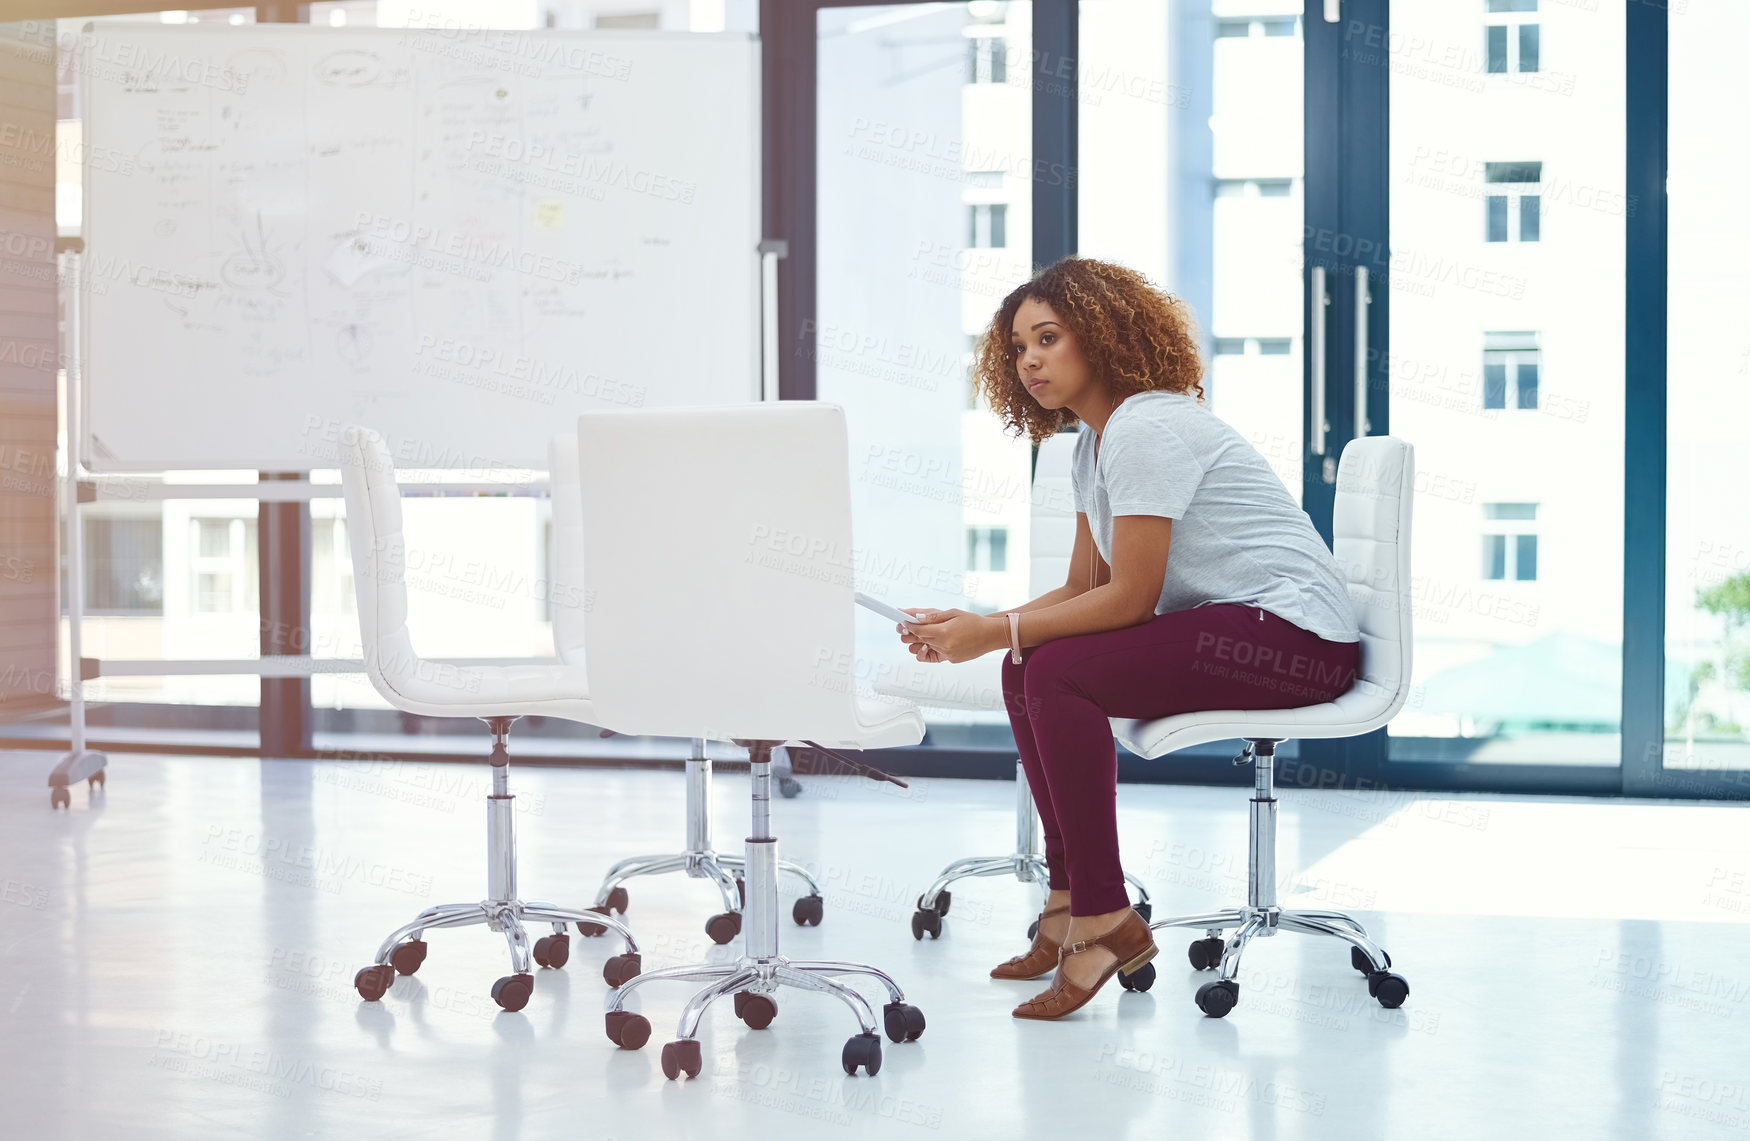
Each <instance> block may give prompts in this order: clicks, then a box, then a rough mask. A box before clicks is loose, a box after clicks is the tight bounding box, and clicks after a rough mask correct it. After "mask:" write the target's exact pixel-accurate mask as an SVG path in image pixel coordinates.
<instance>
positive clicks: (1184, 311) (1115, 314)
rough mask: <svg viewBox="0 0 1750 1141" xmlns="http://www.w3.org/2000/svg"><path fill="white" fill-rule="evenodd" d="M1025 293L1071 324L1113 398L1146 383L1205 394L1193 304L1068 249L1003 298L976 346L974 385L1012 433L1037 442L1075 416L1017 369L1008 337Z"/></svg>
mask: <svg viewBox="0 0 1750 1141" xmlns="http://www.w3.org/2000/svg"><path fill="white" fill-rule="evenodd" d="M1028 298H1033V299H1034V300H1036V301H1043V302H1044V303H1045V304H1047V305H1049V306H1051V308H1052V311H1053V312H1055V313H1056V314H1057V316H1058V318H1059V319H1060V320H1062V321H1063V323H1064V324H1065V325H1067V326H1069V328H1070V331H1071V332H1073V333H1074V334H1075V337H1076V344H1077V345H1078V346H1079V347H1080V349H1081V353H1082V356H1084V357H1086V358H1087V361H1088V365H1089V367H1090V368H1091V369H1092V370H1093V374H1094V375H1095V376H1097V377H1099V378H1100V380H1101V381H1103V382H1104V383H1105V384H1106V385H1107V387H1108V388H1109V389H1110V390H1111V393H1112V397H1113V400H1114V402H1116V401H1120V400H1123V399H1124V398H1125V397H1127V396H1131V395H1133V394H1135V393H1138V392H1147V391H1151V390H1154V391H1164V392H1188V393H1195V394H1196V396H1197V399H1198V400H1199V401H1202V399H1203V384H1202V379H1203V361H1202V358H1201V357H1200V356H1199V355H1198V352H1197V323H1196V320H1195V318H1193V317H1192V315H1191V310H1190V307H1189V306H1187V305H1186V304H1185V303H1184V302H1183V301H1181V300H1179V299H1178V298H1177V297H1174V296H1172V295H1171V294H1169V293H1167V292H1165V291H1164V290H1160V289H1157V288H1155V287H1154V286H1153V285H1151V284H1149V281H1148V278H1146V277H1144V276H1143V275H1142V274H1140V273H1138V272H1137V271H1135V270H1133V269H1128V268H1126V267H1124V266H1121V265H1116V264H1114V263H1112V262H1107V261H1096V260H1094V259H1093V258H1081V257H1068V258H1064V259H1063V260H1062V261H1059V262H1056V263H1054V264H1052V265H1049V266H1047V267H1045V268H1044V269H1042V270H1040V271H1039V272H1038V273H1036V274H1034V275H1033V279H1032V280H1031V281H1028V282H1027V283H1026V284H1025V285H1021V286H1018V287H1017V288H1016V289H1015V290H1014V291H1013V292H1012V293H1010V294H1009V295H1008V296H1007V297H1005V298H1003V303H1002V304H1001V305H1000V306H998V307H997V311H996V314H995V315H994V316H992V317H991V319H990V325H989V326H988V327H987V328H986V329H985V331H984V333H983V335H982V336H981V337H980V338H979V341H978V347H977V349H976V351H975V352H974V354H973V362H972V383H973V385H974V387H975V388H976V389H977V391H978V392H979V393H980V394H981V395H983V397H984V398H985V400H987V401H988V402H989V403H990V406H991V408H992V409H993V410H994V411H995V412H996V413H997V415H998V416H999V417H1001V418H1002V421H1003V426H1004V427H1005V428H1009V429H1013V430H1014V434H1025V435H1026V436H1027V437H1029V438H1030V439H1031V440H1032V442H1033V443H1035V444H1037V443H1040V442H1041V441H1043V440H1045V439H1046V438H1047V437H1049V436H1052V435H1054V434H1056V433H1057V432H1060V431H1062V430H1064V429H1066V428H1069V427H1071V426H1073V425H1074V424H1076V423H1077V418H1076V414H1075V413H1074V412H1071V411H1070V410H1069V409H1068V408H1055V409H1054V408H1042V407H1040V405H1039V403H1038V402H1037V401H1036V400H1034V399H1033V397H1032V395H1031V394H1030V393H1028V391H1027V387H1026V385H1024V384H1022V383H1021V378H1020V375H1019V374H1018V373H1017V371H1016V368H1015V353H1014V350H1013V348H1011V343H1010V338H1011V337H1012V336H1013V329H1014V323H1015V313H1016V311H1017V310H1019V309H1020V308H1021V303H1022V302H1023V301H1025V300H1027V299H1028Z"/></svg>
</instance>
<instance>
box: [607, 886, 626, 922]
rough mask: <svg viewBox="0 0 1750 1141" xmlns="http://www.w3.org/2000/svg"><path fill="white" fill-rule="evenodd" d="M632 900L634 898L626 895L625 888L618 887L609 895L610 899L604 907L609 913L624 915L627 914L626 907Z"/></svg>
mask: <svg viewBox="0 0 1750 1141" xmlns="http://www.w3.org/2000/svg"><path fill="white" fill-rule="evenodd" d="M631 899H632V897H631V896H629V895H627V894H626V889H625V888H623V887H617V888H615V889H614V890H613V891H610V892H609V893H608V898H607V900H606V902H604V903H603V904H602V906H603V907H605V908H607V909H608V910H609V911H617V912H619V913H620V914H621V915H624V914H626V905H627V904H628V903H630V902H631Z"/></svg>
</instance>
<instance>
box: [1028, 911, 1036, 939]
mask: <svg viewBox="0 0 1750 1141" xmlns="http://www.w3.org/2000/svg"><path fill="white" fill-rule="evenodd" d="M1038 937H1039V917H1038V916H1037V915H1035V916H1034V917H1033V922H1031V923H1029V924H1027V938H1029V939H1037V938H1038Z"/></svg>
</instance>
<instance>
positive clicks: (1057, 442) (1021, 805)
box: [875, 432, 1152, 939]
mask: <svg viewBox="0 0 1750 1141" xmlns="http://www.w3.org/2000/svg"><path fill="white" fill-rule="evenodd" d="M1075 444H1076V434H1075V433H1073V432H1061V433H1059V434H1057V435H1055V436H1052V437H1051V438H1050V439H1048V440H1046V441H1045V442H1044V443H1043V444H1040V445H1039V456H1038V459H1037V460H1036V461H1035V463H1034V466H1033V488H1032V495H1031V515H1032V527H1031V540H1030V544H1029V545H1030V547H1031V550H1030V556H1029V557H1030V565H1029V568H1028V569H1029V578H1030V590H1042V589H1045V588H1047V587H1048V586H1058V585H1061V584H1062V583H1063V582H1064V581H1065V577H1066V575H1067V573H1068V571H1069V559H1070V554H1071V552H1072V551H1073V550H1074V549H1075V541H1076V509H1075V497H1074V492H1073V489H1072V486H1071V483H1070V459H1071V457H1072V456H1073V455H1074V453H1075ZM875 689H876V691H877V692H879V693H887V694H892V695H894V696H896V697H905V698H909V699H911V700H912V701H915V702H917V703H918V704H919V705H923V706H933V707H936V708H947V709H974V710H979V711H983V712H1001V711H1002V709H1003V656H1002V655H1001V654H986V655H985V656H984V657H982V658H974V659H973V660H971V661H969V662H932V663H925V662H919V661H918V660H917V659H916V658H914V657H912V656H911V652H910V651H908V650H903V649H902V650H901V651H900V652H899V653H898V654H897V655H896V656H895V661H894V663H893V671H892V674H891V675H890V676H883V677H882V678H881V679H880V680H879V681H877V682H876V684H875ZM1002 875H1012V876H1014V877H1015V878H1016V879H1017V880H1019V881H1020V882H1022V883H1030V884H1033V885H1034V886H1035V887H1036V888H1038V890H1039V907H1040V910H1042V911H1043V910H1044V908H1045V901H1046V897H1047V895H1048V894H1049V892H1050V890H1051V874H1050V872H1049V871H1048V870H1047V869H1046V866H1045V853H1044V851H1043V850H1042V849H1041V848H1040V846H1039V814H1038V813H1037V812H1036V811H1034V807H1033V793H1032V791H1031V789H1029V787H1028V785H1027V773H1026V770H1025V769H1024V768H1023V767H1022V765H1021V762H1020V761H1019V760H1017V761H1016V762H1015V850H1014V851H1013V852H1011V853H1010V854H1008V855H1006V856H969V857H967V858H966V859H963V860H955V861H954V862H953V863H951V864H949V865H948V866H947V867H945V868H943V869H942V874H941V875H939V876H937V877H936V879H935V882H933V883H932V884H930V886H929V890H927V891H925V892H924V894H922V895H920V896H919V897H918V903H917V910H916V911H915V912H913V913H912V917H911V934H912V938H914V939H922V938H923V937H924V935H925V934H928V935H929V936H930V938H932V939H935V938H939V937H940V936H941V934H942V920H943V919H945V918H947V916H948V907H949V904H950V903H951V902H952V901H953V893H952V892H950V891H949V890H948V888H949V885H950V884H952V883H954V882H955V881H957V880H963V879H970V878H972V877H974V876H1002ZM1124 878H1125V880H1127V881H1128V882H1129V883H1130V886H1131V887H1133V888H1135V889H1136V903H1135V904H1133V905H1132V906H1134V907H1135V908H1136V910H1137V913H1138V914H1140V915H1141V916H1142V917H1143V918H1144V919H1147V918H1149V917H1150V914H1151V910H1152V907H1151V904H1150V903H1149V898H1148V889H1147V888H1145V887H1144V886H1143V885H1142V881H1141V880H1139V879H1137V878H1136V877H1135V876H1133V875H1130V874H1129V873H1128V872H1126V873H1125V876H1124ZM1038 927H1039V920H1038V918H1037V917H1034V918H1033V919H1032V920H1031V921H1030V922H1029V923H1028V925H1027V938H1029V939H1031V938H1033V934H1034V932H1035V931H1036V930H1037V929H1038Z"/></svg>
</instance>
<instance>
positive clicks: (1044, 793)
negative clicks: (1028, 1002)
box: [1003, 603, 1361, 915]
mask: <svg viewBox="0 0 1750 1141" xmlns="http://www.w3.org/2000/svg"><path fill="white" fill-rule="evenodd" d="M1360 666H1361V643H1359V642H1328V641H1326V640H1325V639H1323V638H1321V637H1319V636H1318V635H1317V634H1314V633H1311V632H1310V631H1307V630H1303V629H1301V628H1300V627H1299V626H1296V625H1295V624H1294V623H1292V622H1289V621H1288V620H1286V619H1283V618H1278V617H1277V616H1276V615H1274V614H1272V613H1270V612H1269V611H1268V610H1260V609H1258V608H1257V607H1254V606H1241V605H1239V604H1237V603H1219V604H1212V605H1208V606H1198V607H1195V608H1193V609H1191V610H1176V611H1173V612H1171V613H1168V614H1157V615H1155V617H1154V618H1153V619H1152V620H1151V621H1148V622H1145V623H1142V624H1140V625H1137V626H1128V627H1126V628H1124V629H1122V630H1108V631H1106V632H1104V633H1101V634H1083V635H1079V636H1077V637H1074V638H1059V639H1058V640H1056V641H1053V642H1047V643H1045V644H1044V645H1042V646H1034V647H1032V648H1030V649H1027V650H1023V651H1022V654H1021V664H1020V665H1016V664H1015V663H1014V662H1013V661H1011V660H1010V658H1009V654H1008V652H1007V651H1004V653H1003V700H1004V704H1005V706H1006V707H1007V709H1008V712H1009V724H1010V725H1011V726H1012V727H1013V728H1014V731H1015V747H1016V748H1017V749H1018V750H1019V751H1020V754H1021V763H1022V764H1023V765H1024V766H1025V768H1026V770H1027V784H1028V785H1029V786H1030V787H1031V788H1032V790H1033V801H1034V803H1035V804H1036V805H1038V807H1039V818H1040V820H1041V822H1042V823H1043V825H1044V828H1043V831H1044V835H1045V862H1046V864H1047V865H1048V866H1049V867H1050V869H1051V886H1052V887H1053V888H1054V889H1059V890H1061V889H1064V888H1068V889H1069V893H1070V914H1071V915H1101V914H1104V913H1106V912H1108V911H1117V910H1119V909H1120V908H1122V907H1126V906H1128V905H1129V902H1130V896H1129V894H1128V893H1127V892H1126V891H1125V888H1124V871H1123V866H1122V865H1121V864H1120V863H1119V860H1118V754H1117V748H1116V745H1115V744H1114V742H1113V740H1112V727H1111V725H1109V724H1108V723H1107V720H1106V719H1107V718H1108V717H1134V718H1156V717H1166V716H1169V715H1171V714H1174V713H1190V712H1193V711H1196V710H1199V709H1289V708H1293V707H1295V706H1300V705H1317V704H1319V703H1320V702H1324V701H1329V700H1331V699H1332V698H1334V697H1336V696H1338V695H1339V694H1341V693H1343V692H1344V691H1345V690H1347V689H1348V688H1349V686H1350V685H1351V684H1352V683H1353V682H1354V680H1355V677H1356V675H1357V672H1358V671H1359V669H1360Z"/></svg>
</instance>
